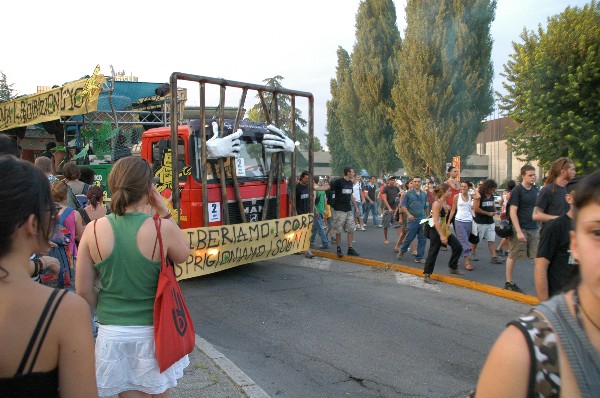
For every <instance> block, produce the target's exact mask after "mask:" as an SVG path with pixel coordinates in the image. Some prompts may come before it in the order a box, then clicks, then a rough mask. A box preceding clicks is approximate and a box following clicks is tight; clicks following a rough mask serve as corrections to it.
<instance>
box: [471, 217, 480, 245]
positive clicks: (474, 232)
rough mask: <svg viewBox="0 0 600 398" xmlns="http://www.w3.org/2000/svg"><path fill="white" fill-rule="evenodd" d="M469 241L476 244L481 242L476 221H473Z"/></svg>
mask: <svg viewBox="0 0 600 398" xmlns="http://www.w3.org/2000/svg"><path fill="white" fill-rule="evenodd" d="M469 243H471V244H473V245H476V244H478V243H479V231H478V229H477V224H476V223H475V221H471V233H470V234H469Z"/></svg>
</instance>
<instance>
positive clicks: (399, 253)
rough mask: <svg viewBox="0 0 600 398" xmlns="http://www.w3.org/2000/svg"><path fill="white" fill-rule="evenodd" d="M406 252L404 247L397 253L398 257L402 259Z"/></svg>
mask: <svg viewBox="0 0 600 398" xmlns="http://www.w3.org/2000/svg"><path fill="white" fill-rule="evenodd" d="M404 253H406V252H402V249H401V250H400V251H398V254H397V255H396V259H397V260H400V259H401V258H402V256H404Z"/></svg>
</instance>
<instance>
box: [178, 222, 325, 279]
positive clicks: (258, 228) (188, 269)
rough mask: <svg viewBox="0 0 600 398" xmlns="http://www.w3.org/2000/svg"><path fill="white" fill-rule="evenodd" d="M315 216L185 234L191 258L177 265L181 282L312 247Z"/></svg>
mask: <svg viewBox="0 0 600 398" xmlns="http://www.w3.org/2000/svg"><path fill="white" fill-rule="evenodd" d="M312 224H313V215H312V214H303V215H300V216H295V217H287V218H280V219H277V220H268V221H258V222H249V223H245V224H234V225H221V226H218V227H203V228H189V229H185V230H183V231H184V232H185V234H186V237H187V239H188V241H189V244H190V256H189V257H188V259H187V261H186V262H185V263H183V264H175V276H176V277H177V279H178V280H182V279H188V278H194V277H196V276H202V275H208V274H211V273H213V272H219V271H223V270H226V269H229V268H233V267H237V266H238V265H242V264H248V263H253V262H255V261H260V260H267V259H272V258H277V257H283V256H287V255H288V254H292V253H296V252H298V251H302V250H308V248H309V246H310V234H311V231H312Z"/></svg>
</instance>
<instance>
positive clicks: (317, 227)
mask: <svg viewBox="0 0 600 398" xmlns="http://www.w3.org/2000/svg"><path fill="white" fill-rule="evenodd" d="M317 233H318V234H319V236H320V237H321V241H322V242H323V246H329V239H327V234H326V233H325V228H324V227H323V214H321V213H317V214H315V219H314V222H313V229H312V233H311V235H310V244H311V245H313V244H314V243H315V238H316V237H317Z"/></svg>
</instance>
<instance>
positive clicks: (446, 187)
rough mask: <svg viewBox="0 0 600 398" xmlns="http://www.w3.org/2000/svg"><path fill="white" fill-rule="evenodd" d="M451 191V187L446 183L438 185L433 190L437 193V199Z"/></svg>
mask: <svg viewBox="0 0 600 398" xmlns="http://www.w3.org/2000/svg"><path fill="white" fill-rule="evenodd" d="M449 189H450V185H448V184H446V183H445V182H444V183H441V184H440V185H438V186H437V187H435V188H433V192H435V197H436V198H438V199H439V198H441V197H442V196H443V195H444V194H445V193H446V192H447V191H448V190H449Z"/></svg>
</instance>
